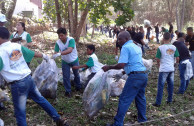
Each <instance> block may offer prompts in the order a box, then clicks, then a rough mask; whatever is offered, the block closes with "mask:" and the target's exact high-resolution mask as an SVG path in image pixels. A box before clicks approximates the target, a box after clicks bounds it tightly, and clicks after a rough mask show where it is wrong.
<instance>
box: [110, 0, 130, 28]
mask: <svg viewBox="0 0 194 126" xmlns="http://www.w3.org/2000/svg"><path fill="white" fill-rule="evenodd" d="M132 2H133V0H113V1H112V6H113V7H114V11H115V12H120V13H122V14H120V15H118V18H117V19H116V20H115V23H116V24H117V25H118V26H121V25H125V23H127V22H130V21H131V20H132V19H133V17H134V11H133V10H132V9H131V3H132Z"/></svg>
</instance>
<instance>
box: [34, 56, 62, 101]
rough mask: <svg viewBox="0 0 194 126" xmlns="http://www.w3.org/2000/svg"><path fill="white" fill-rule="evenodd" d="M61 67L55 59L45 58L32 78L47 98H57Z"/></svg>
mask: <svg viewBox="0 0 194 126" xmlns="http://www.w3.org/2000/svg"><path fill="white" fill-rule="evenodd" d="M58 73H59V69H58V68H57V65H56V63H55V61H54V60H53V59H49V60H48V62H46V61H45V60H43V61H42V63H41V64H40V65H39V66H38V67H37V68H36V70H35V71H34V73H33V76H32V78H33V79H34V81H35V83H36V85H37V87H38V89H39V91H40V93H41V94H42V95H43V96H44V97H45V98H53V99H54V98H56V91H57V83H58Z"/></svg>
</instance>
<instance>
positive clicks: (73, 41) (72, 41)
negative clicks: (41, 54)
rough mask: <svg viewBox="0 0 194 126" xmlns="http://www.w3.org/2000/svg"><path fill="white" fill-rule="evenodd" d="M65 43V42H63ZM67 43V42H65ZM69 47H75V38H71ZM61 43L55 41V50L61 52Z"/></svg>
mask: <svg viewBox="0 0 194 126" xmlns="http://www.w3.org/2000/svg"><path fill="white" fill-rule="evenodd" d="M63 43H64V42H63ZM64 44H65V43H64ZM68 47H72V48H75V40H74V39H71V40H69V45H68ZM59 50H60V49H59V45H58V44H57V43H55V52H59Z"/></svg>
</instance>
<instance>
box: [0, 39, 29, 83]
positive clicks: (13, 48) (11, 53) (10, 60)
mask: <svg viewBox="0 0 194 126" xmlns="http://www.w3.org/2000/svg"><path fill="white" fill-rule="evenodd" d="M0 57H1V60H2V61H3V68H2V70H1V71H0V73H1V75H2V76H3V78H4V79H5V80H6V81H7V82H13V81H16V80H21V79H23V78H25V77H26V76H28V75H30V73H31V70H30V69H29V67H28V65H27V63H26V61H25V59H24V56H23V52H22V46H21V45H20V44H18V43H11V42H10V41H9V42H5V43H3V44H1V45H0ZM1 66H2V64H1Z"/></svg>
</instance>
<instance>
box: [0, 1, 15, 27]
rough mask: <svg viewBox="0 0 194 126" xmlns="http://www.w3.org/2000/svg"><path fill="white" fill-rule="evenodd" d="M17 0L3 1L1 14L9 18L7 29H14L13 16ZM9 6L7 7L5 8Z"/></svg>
mask: <svg viewBox="0 0 194 126" xmlns="http://www.w3.org/2000/svg"><path fill="white" fill-rule="evenodd" d="M16 2H17V0H3V1H2V0H1V1H0V3H1V8H0V9H1V12H2V13H3V14H5V15H6V18H7V28H8V29H9V30H11V28H12V20H11V19H12V16H13V12H14V10H15V6H16ZM6 4H7V6H5V5H6Z"/></svg>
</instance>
